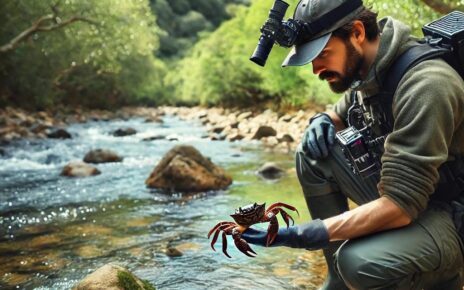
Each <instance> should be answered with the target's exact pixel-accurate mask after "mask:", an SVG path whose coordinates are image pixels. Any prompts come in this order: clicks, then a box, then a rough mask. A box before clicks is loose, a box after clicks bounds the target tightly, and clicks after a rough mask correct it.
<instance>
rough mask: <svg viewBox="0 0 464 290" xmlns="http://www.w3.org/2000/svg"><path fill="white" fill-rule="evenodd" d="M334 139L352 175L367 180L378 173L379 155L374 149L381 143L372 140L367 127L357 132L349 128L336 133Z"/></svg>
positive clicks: (353, 128) (351, 127)
mask: <svg viewBox="0 0 464 290" xmlns="http://www.w3.org/2000/svg"><path fill="white" fill-rule="evenodd" d="M335 138H336V140H337V142H338V144H340V147H341V148H342V151H343V154H344V155H345V158H346V160H347V162H348V164H349V165H350V167H351V170H352V171H353V173H355V174H356V175H359V176H361V177H363V178H368V177H369V176H371V175H373V174H376V173H378V172H379V171H380V168H381V166H380V154H377V152H376V150H375V148H374V147H375V146H376V145H378V144H381V142H375V139H374V140H372V138H371V132H370V130H369V127H365V128H364V129H362V130H358V129H356V128H355V127H354V126H350V127H348V128H346V129H344V130H342V131H340V132H337V134H336V135H335ZM379 141H380V140H379ZM382 145H383V144H382Z"/></svg>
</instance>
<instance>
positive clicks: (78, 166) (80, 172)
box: [61, 161, 101, 177]
mask: <svg viewBox="0 0 464 290" xmlns="http://www.w3.org/2000/svg"><path fill="white" fill-rule="evenodd" d="M100 173H101V172H100V170H98V169H97V168H96V167H93V166H92V165H89V164H87V163H85V162H82V161H72V162H70V163H68V164H67V165H66V166H65V167H64V168H63V170H62V171H61V175H62V176H68V177H88V176H94V175H99V174H100Z"/></svg>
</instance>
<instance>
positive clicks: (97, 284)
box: [72, 264, 155, 290]
mask: <svg viewBox="0 0 464 290" xmlns="http://www.w3.org/2000/svg"><path fill="white" fill-rule="evenodd" d="M100 289H106V290H155V287H153V286H152V285H151V284H150V283H149V282H147V281H145V280H141V279H140V278H138V277H137V276H135V275H134V274H132V273H131V272H129V271H128V270H127V269H125V268H123V267H121V266H118V265H114V264H106V265H104V266H103V267H101V268H98V269H97V270H95V272H93V273H91V274H89V275H87V276H86V277H85V278H84V279H83V280H81V281H80V282H79V283H78V284H77V285H75V286H74V287H73V288H72V290H100Z"/></svg>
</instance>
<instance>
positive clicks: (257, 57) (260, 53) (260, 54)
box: [250, 36, 274, 66]
mask: <svg viewBox="0 0 464 290" xmlns="http://www.w3.org/2000/svg"><path fill="white" fill-rule="evenodd" d="M273 45H274V40H273V39H271V38H268V37H266V36H261V37H260V38H259V42H258V45H257V46H256V49H255V51H254V52H253V55H252V56H251V57H250V60H251V61H252V62H254V63H256V64H258V65H260V66H264V65H265V64H266V60H267V57H268V56H269V53H270V52H271V49H272V46H273Z"/></svg>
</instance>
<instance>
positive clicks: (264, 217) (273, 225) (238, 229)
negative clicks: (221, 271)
mask: <svg viewBox="0 0 464 290" xmlns="http://www.w3.org/2000/svg"><path fill="white" fill-rule="evenodd" d="M282 207H284V208H288V209H290V210H293V211H296V213H297V214H298V216H299V215H300V213H299V212H298V210H297V209H296V208H295V207H293V206H291V205H288V204H285V203H282V202H278V203H274V204H272V205H271V206H270V207H269V208H268V209H267V210H265V208H266V204H265V203H263V204H257V203H254V204H249V205H246V206H244V207H239V208H238V209H236V210H235V214H232V215H230V216H231V217H232V218H233V219H234V220H235V223H234V222H219V223H218V224H217V225H216V226H214V227H213V228H212V229H211V230H210V231H209V233H208V239H209V238H210V236H211V234H212V233H213V232H214V236H213V240H212V241H211V248H213V250H214V251H216V249H215V248H214V244H215V243H216V241H217V239H218V237H219V233H220V232H221V231H222V252H224V254H225V255H226V256H227V257H229V258H231V256H229V254H228V253H227V238H226V235H232V237H233V238H234V242H235V246H236V247H237V248H238V249H239V250H240V251H241V252H242V253H244V254H245V255H247V256H249V257H255V256H254V255H251V254H250V252H251V253H253V254H255V255H257V254H256V253H255V251H253V250H252V249H251V248H250V246H249V245H248V243H247V242H246V241H245V240H244V239H242V238H241V236H242V233H243V232H244V231H245V230H246V229H247V228H248V227H250V226H252V225H254V224H257V223H265V222H269V227H268V228H267V241H266V246H269V245H270V244H272V242H274V239H275V238H276V236H277V231H278V230H279V223H278V221H277V217H276V215H277V214H278V213H279V212H280V214H281V215H282V218H283V219H284V221H285V223H286V224H287V228H288V226H289V220H291V221H292V224H293V223H294V220H293V218H292V217H291V216H290V215H289V214H288V213H287V212H286V211H284V210H283V209H282Z"/></svg>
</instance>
